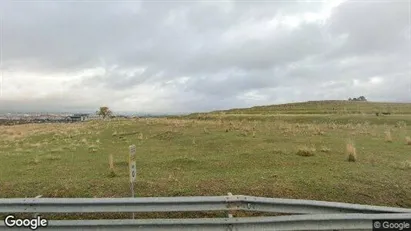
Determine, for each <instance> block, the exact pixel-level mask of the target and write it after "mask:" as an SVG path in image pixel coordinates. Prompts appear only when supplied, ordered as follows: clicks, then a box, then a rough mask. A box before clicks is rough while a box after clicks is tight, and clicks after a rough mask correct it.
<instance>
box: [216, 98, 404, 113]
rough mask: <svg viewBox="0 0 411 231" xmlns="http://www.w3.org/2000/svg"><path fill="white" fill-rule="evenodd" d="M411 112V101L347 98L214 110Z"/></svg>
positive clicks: (249, 111) (240, 111) (227, 111)
mask: <svg viewBox="0 0 411 231" xmlns="http://www.w3.org/2000/svg"><path fill="white" fill-rule="evenodd" d="M377 112H380V113H381V112H389V113H391V114H411V103H387V102H360V101H346V100H326V101H308V102H299V103H288V104H279V105H268V106H256V107H251V108H236V109H230V110H224V111H214V112H212V114H215V113H222V114H299V115H301V114H375V113H377Z"/></svg>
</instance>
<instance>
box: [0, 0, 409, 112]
mask: <svg viewBox="0 0 411 231" xmlns="http://www.w3.org/2000/svg"><path fill="white" fill-rule="evenodd" d="M410 4H411V3H410V1H408V0H402V1H395V0H385V1H382V0H380V1H375V0H373V1H371V0H370V1H367V0H361V1H358V0H357V1H356V0H352V1H332V0H330V1H277V0H271V1H258V0H256V1H251V0H249V1H211V0H208V1H196V2H194V1H114V0H113V1H64V0H63V1H60V2H53V1H32V2H29V1H14V2H11V1H1V2H0V15H1V19H2V23H1V24H2V25H1V38H2V39H1V58H2V60H1V61H2V62H1V70H2V82H1V83H0V84H1V91H2V92H1V96H0V110H2V111H4V110H25V111H56V110H58V111H61V110H63V111H72V110H90V111H95V110H96V109H97V108H98V107H99V106H102V105H107V106H109V107H110V108H111V109H112V110H113V111H133V112H145V113H175V112H194V111H209V110H216V109H225V108H226V109H229V108H233V107H248V106H254V105H267V104H278V103H287V102H296V101H307V100H323V99H324V100H325V99H348V98H349V97H358V96H360V95H364V96H366V97H367V98H368V99H369V100H371V101H402V102H404V101H407V102H411V100H410V99H411V42H410V36H411V29H410V24H411V23H410V19H411V18H410Z"/></svg>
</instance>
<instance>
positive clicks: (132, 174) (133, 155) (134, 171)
mask: <svg viewBox="0 0 411 231" xmlns="http://www.w3.org/2000/svg"><path fill="white" fill-rule="evenodd" d="M129 150H130V155H129V159H128V166H129V170H130V187H131V196H132V197H133V198H134V182H135V181H136V176H137V167H136V145H134V144H133V145H130V146H129ZM133 219H134V213H133Z"/></svg>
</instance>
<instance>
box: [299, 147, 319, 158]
mask: <svg viewBox="0 0 411 231" xmlns="http://www.w3.org/2000/svg"><path fill="white" fill-rule="evenodd" d="M315 151H316V150H315V148H313V147H311V148H310V147H307V146H303V147H300V148H298V150H297V153H296V154H297V155H299V156H305V157H308V156H314V155H315Z"/></svg>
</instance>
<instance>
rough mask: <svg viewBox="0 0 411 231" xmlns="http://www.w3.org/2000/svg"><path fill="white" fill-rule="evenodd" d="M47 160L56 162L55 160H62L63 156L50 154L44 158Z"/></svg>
mask: <svg viewBox="0 0 411 231" xmlns="http://www.w3.org/2000/svg"><path fill="white" fill-rule="evenodd" d="M44 158H45V159H46V160H50V161H54V160H61V156H59V155H57V156H56V155H52V154H48V155H46V156H45V157H44Z"/></svg>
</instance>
